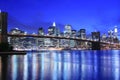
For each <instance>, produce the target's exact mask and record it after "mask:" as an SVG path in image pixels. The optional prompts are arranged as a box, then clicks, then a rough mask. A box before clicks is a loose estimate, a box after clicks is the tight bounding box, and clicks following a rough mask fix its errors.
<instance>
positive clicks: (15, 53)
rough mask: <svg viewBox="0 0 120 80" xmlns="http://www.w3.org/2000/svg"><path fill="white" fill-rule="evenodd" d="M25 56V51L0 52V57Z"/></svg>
mask: <svg viewBox="0 0 120 80" xmlns="http://www.w3.org/2000/svg"><path fill="white" fill-rule="evenodd" d="M25 54H27V53H26V51H9V52H8V51H6V52H0V55H25Z"/></svg>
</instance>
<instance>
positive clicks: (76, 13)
mask: <svg viewBox="0 0 120 80" xmlns="http://www.w3.org/2000/svg"><path fill="white" fill-rule="evenodd" d="M119 3H120V1H118V0H114V1H112V0H98V1H95V0H92V1H88V0H61V1H57V0H41V1H38V0H35V1H28V0H26V1H24V0H21V1H17V2H16V1H15V0H12V1H6V0H1V2H0V9H1V10H2V11H6V12H8V13H9V16H8V29H11V28H15V27H18V28H20V29H24V30H25V31H26V30H27V29H28V28H29V29H30V30H28V31H29V32H30V33H31V32H36V31H37V29H38V28H39V27H44V29H46V31H47V29H48V27H49V26H51V25H52V22H54V21H55V22H56V25H57V27H59V28H60V30H64V26H65V25H66V24H70V25H72V28H73V29H75V30H79V29H82V28H84V29H86V30H87V32H88V33H90V32H92V31H95V30H97V31H100V32H102V33H107V31H108V30H110V29H113V28H114V26H118V30H119V26H120V5H119ZM11 19H12V20H11ZM11 21H12V22H11ZM19 24H22V25H26V26H27V27H24V26H22V25H19ZM34 27H35V28H34ZM31 29H32V30H33V31H31Z"/></svg>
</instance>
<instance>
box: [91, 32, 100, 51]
mask: <svg viewBox="0 0 120 80" xmlns="http://www.w3.org/2000/svg"><path fill="white" fill-rule="evenodd" d="M92 40H93V42H92V50H100V49H101V46H100V32H92Z"/></svg>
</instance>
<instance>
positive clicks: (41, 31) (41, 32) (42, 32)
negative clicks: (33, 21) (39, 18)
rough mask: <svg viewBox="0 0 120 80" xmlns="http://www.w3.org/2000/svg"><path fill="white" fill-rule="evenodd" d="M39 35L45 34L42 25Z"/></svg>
mask: <svg viewBox="0 0 120 80" xmlns="http://www.w3.org/2000/svg"><path fill="white" fill-rule="evenodd" d="M38 35H44V29H43V28H42V27H40V28H39V29H38Z"/></svg>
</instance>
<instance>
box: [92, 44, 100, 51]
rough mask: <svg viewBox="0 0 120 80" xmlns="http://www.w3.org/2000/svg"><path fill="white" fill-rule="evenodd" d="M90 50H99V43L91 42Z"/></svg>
mask: <svg viewBox="0 0 120 80" xmlns="http://www.w3.org/2000/svg"><path fill="white" fill-rule="evenodd" d="M92 50H101V46H100V42H92Z"/></svg>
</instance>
